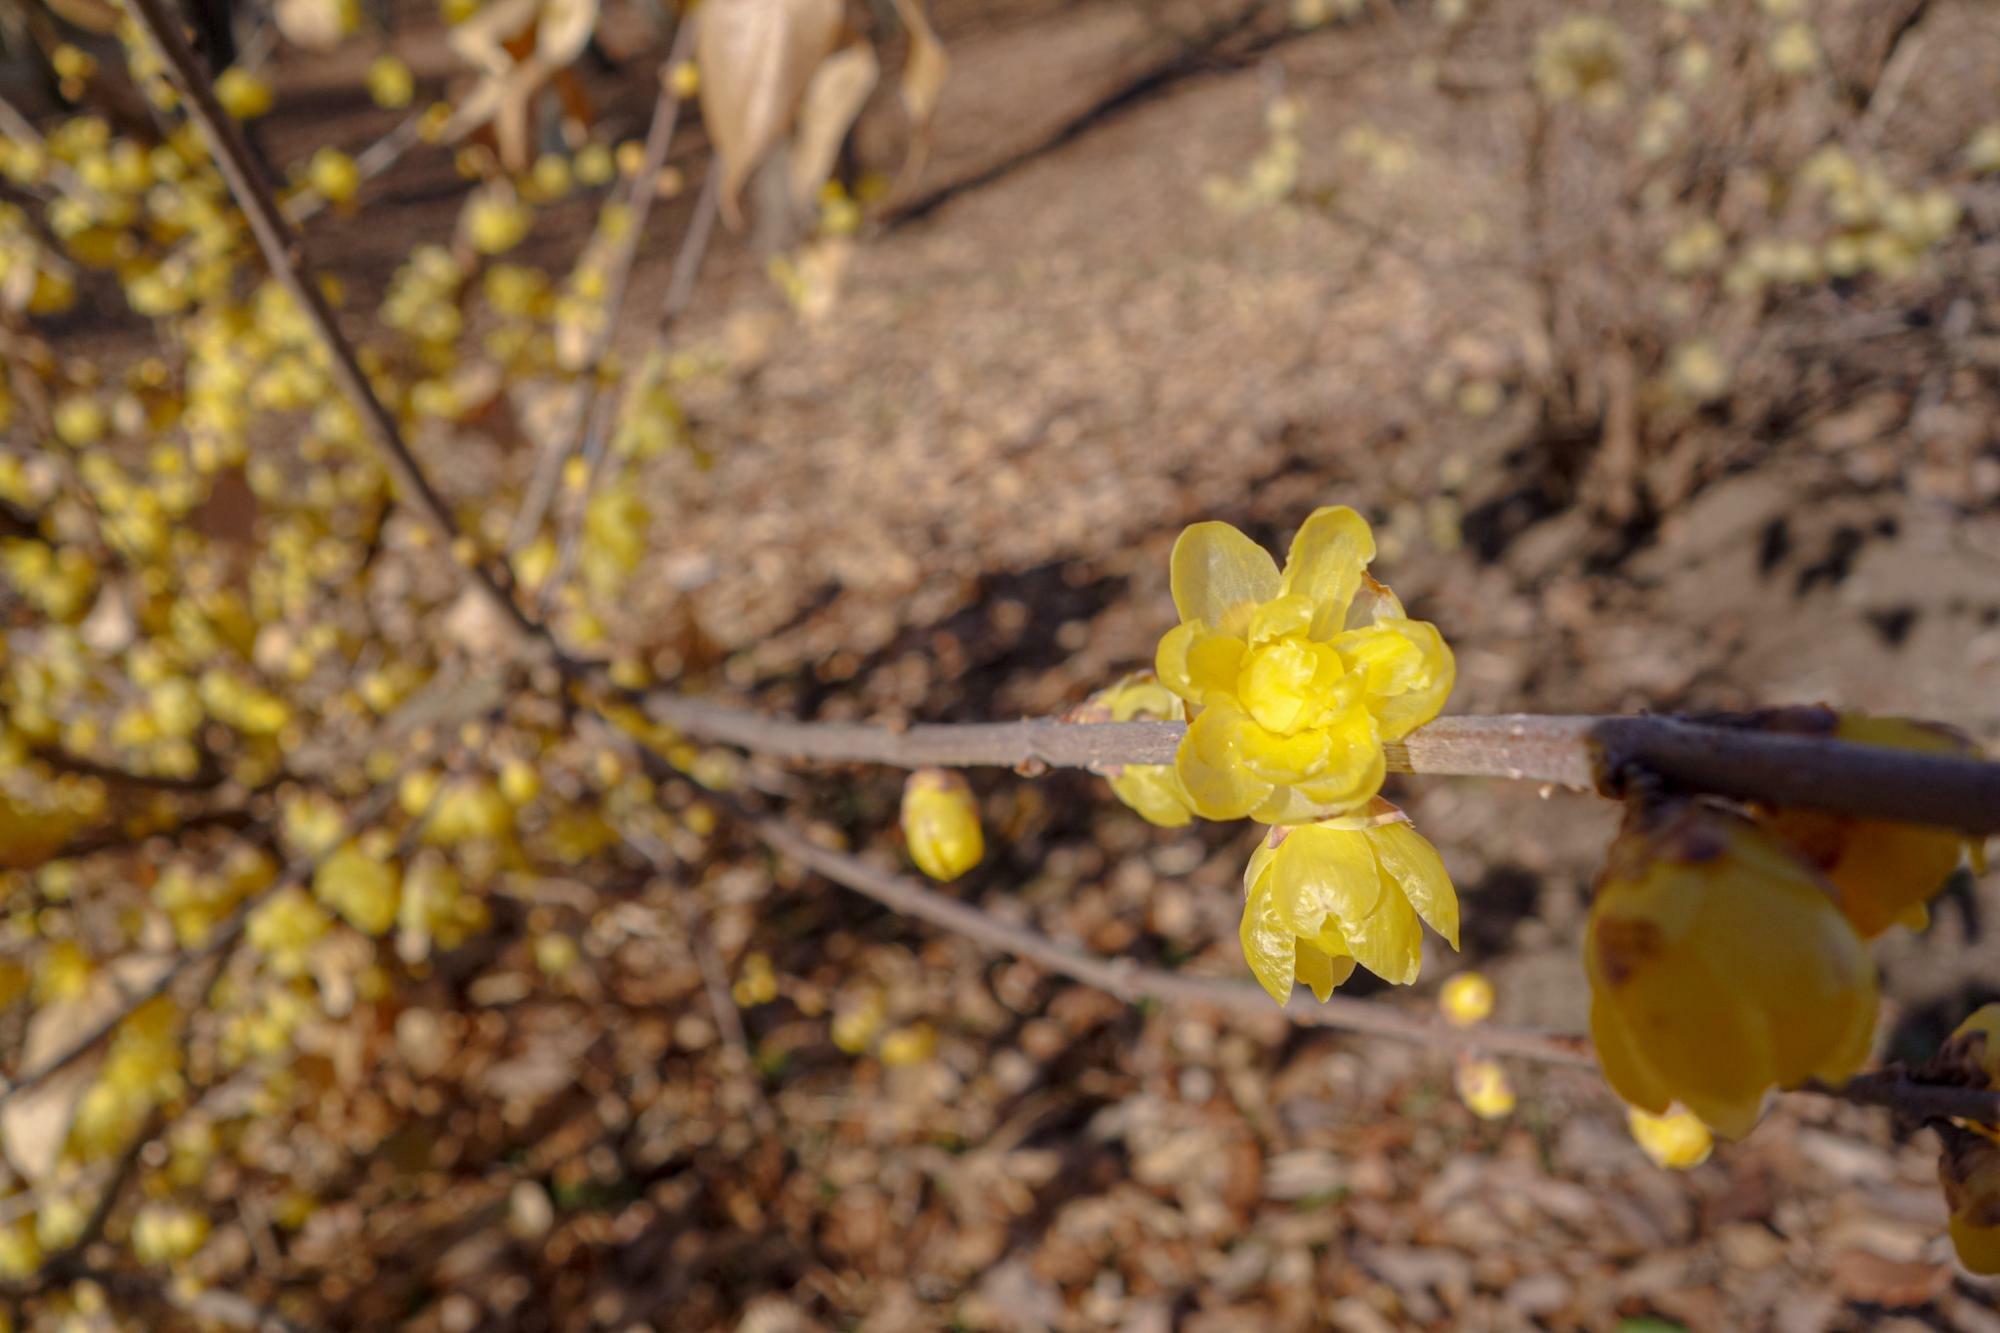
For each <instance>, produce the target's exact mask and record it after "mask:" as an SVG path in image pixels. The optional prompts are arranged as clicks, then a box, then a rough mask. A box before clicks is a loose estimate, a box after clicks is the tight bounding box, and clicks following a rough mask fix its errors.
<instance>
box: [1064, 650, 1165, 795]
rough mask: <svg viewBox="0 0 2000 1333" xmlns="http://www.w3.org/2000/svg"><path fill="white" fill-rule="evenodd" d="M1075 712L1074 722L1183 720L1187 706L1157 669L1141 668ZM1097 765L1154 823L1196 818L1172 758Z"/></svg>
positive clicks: (1113, 785)
mask: <svg viewBox="0 0 2000 1333" xmlns="http://www.w3.org/2000/svg"><path fill="white" fill-rule="evenodd" d="M1069 716H1070V720H1071V721H1073V722H1141V721H1144V722H1180V721H1183V720H1185V719H1186V717H1187V706H1186V705H1185V704H1183V703H1182V702H1181V701H1180V697H1179V696H1178V695H1176V694H1175V693H1174V692H1173V691H1172V690H1170V689H1168V688H1167V687H1166V686H1164V685H1162V684H1160V682H1159V678H1158V677H1156V676H1155V675H1154V674H1153V673H1152V672H1150V671H1135V672H1133V673H1132V674H1131V675H1129V676H1126V677H1125V678H1124V679H1123V680H1120V681H1118V682H1117V683H1116V684H1114V685H1111V686H1108V687H1106V688H1104V689H1101V690H1099V691H1098V692H1097V693H1095V694H1093V695H1091V696H1090V698H1088V699H1086V700H1085V701H1084V702H1083V703H1082V704H1080V705H1078V706H1077V707H1076V708H1075V709H1073V710H1071V712H1070V715H1069ZM1096 771H1097V772H1099V773H1101V774H1103V775H1104V776H1105V777H1106V778H1108V779H1110V782H1111V790H1112V791H1113V792H1114V793H1116V795H1117V797H1118V799H1119V800H1121V801H1123V802H1125V804H1127V805H1129V806H1131V807H1132V808H1133V809H1134V810H1137V811H1138V812H1139V814H1140V815H1141V816H1142V817H1143V818H1144V819H1145V820H1146V822H1147V823H1149V824H1158V825H1159V826H1160V827H1161V828H1179V827H1181V826H1182V825H1183V824H1186V823H1188V822H1189V821H1190V820H1192V819H1193V818H1194V808H1193V801H1192V800H1191V798H1190V797H1189V796H1188V794H1187V788H1186V787H1184V786H1182V785H1181V779H1180V774H1178V773H1176V772H1175V771H1174V768H1173V765H1171V764H1111V765H1107V766H1105V767H1103V768H1100V769H1098V770H1096Z"/></svg>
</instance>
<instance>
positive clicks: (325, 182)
mask: <svg viewBox="0 0 2000 1333" xmlns="http://www.w3.org/2000/svg"><path fill="white" fill-rule="evenodd" d="M306 180H307V181H308V182H309V183H310V184H311V185H312V187H313V188H314V189H315V190H318V191H319V192H320V193H321V194H322V195H324V196H326V200H327V202H328V203H331V204H344V203H346V202H348V201H349V200H351V199H352V198H354V196H355V193H356V192H357V191H359V190H360V189H361V168H359V167H357V166H356V165H355V164H354V159H353V158H351V157H349V156H348V155H347V154H345V153H343V152H341V151H340V150H339V149H338V148H322V149H320V150H319V151H318V152H316V153H314V154H313V155H312V160H311V161H310V162H308V163H307V164H306Z"/></svg>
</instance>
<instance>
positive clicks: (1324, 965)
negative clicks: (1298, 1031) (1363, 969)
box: [1294, 940, 1354, 1004]
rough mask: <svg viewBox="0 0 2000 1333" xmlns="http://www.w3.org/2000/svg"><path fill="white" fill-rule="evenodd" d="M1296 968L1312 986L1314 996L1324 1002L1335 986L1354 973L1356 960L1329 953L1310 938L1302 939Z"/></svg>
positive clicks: (1301, 979)
mask: <svg viewBox="0 0 2000 1333" xmlns="http://www.w3.org/2000/svg"><path fill="white" fill-rule="evenodd" d="M1294 968H1295V970H1296V971H1297V973H1298V978H1299V980H1300V981H1303V982H1305V983H1306V985H1308V986H1310V987H1312V993H1313V998H1314V999H1316V1000H1318V1001H1319V1002H1320V1003H1322V1004H1324V1003H1326V998H1327V997H1328V996H1329V995H1332V994H1333V989H1334V987H1336V986H1338V985H1339V984H1340V983H1341V982H1343V981H1345V980H1347V979H1348V978H1349V977H1351V976H1353V975H1354V960H1353V959H1352V958H1349V957H1347V956H1346V955H1344V954H1329V953H1328V952H1327V951H1326V950H1324V949H1322V948H1321V947H1319V945H1317V944H1315V943H1313V942H1312V941H1310V940H1300V941H1299V942H1298V958H1297V961H1296V962H1295V964H1294Z"/></svg>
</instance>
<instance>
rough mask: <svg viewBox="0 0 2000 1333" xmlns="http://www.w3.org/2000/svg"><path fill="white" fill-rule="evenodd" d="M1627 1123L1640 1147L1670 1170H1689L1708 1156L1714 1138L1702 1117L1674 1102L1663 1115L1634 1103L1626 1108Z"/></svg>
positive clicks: (1648, 1155)
mask: <svg viewBox="0 0 2000 1333" xmlns="http://www.w3.org/2000/svg"><path fill="white" fill-rule="evenodd" d="M1625 1117H1626V1125H1627V1127H1628V1128H1630V1129H1631V1131H1632V1138H1633V1140H1634V1141H1635V1142H1637V1143H1638V1145H1639V1150H1640V1151H1641V1152H1643V1153H1645V1154H1646V1156H1647V1157H1649V1158H1651V1159H1652V1162H1653V1165H1654V1166H1660V1167H1665V1168H1667V1169H1668V1170H1670V1171H1691V1170H1693V1169H1694V1168H1695V1167H1698V1166H1700V1165H1701V1164H1702V1163H1703V1162H1706V1161H1707V1160H1708V1155H1709V1153H1711V1152H1713V1151H1714V1150H1715V1139H1714V1136H1712V1135H1711V1134H1710V1133H1709V1132H1708V1126H1707V1125H1704V1124H1702V1123H1701V1117H1700V1116H1698V1115H1696V1114H1695V1113H1694V1112H1692V1111H1689V1110H1687V1109H1686V1108H1685V1107H1680V1106H1676V1107H1674V1108H1673V1109H1672V1110H1670V1111H1668V1112H1667V1113H1666V1114H1665V1115H1651V1114H1648V1113H1647V1112H1645V1111H1641V1110H1640V1109H1639V1108H1638V1107H1636V1106H1630V1107H1627V1108H1626V1110H1625Z"/></svg>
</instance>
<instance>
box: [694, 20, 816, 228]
mask: <svg viewBox="0 0 2000 1333" xmlns="http://www.w3.org/2000/svg"><path fill="white" fill-rule="evenodd" d="M840 20H841V14H840V0H708V3H707V4H705V5H703V6H702V8H701V10H700V18H699V19H698V20H697V22H698V23H699V24H700V26H699V27H698V28H697V29H696V30H695V63H696V64H697V65H698V66H699V67H700V69H701V116H702V120H703V121H704V122H705V123H706V124H707V126H708V132H709V135H710V137H712V138H713V139H714V140H715V151H716V155H717V156H718V157H719V158H721V159H722V183H721V190H720V193H719V195H718V196H717V199H718V202H719V204H720V206H721V211H722V220H723V221H724V222H726V223H727V224H728V225H729V226H730V228H731V229H732V230H740V229H741V228H742V226H743V210H742V206H741V203H740V201H739V197H740V195H741V194H742V191H743V183H744V182H745V181H747V180H748V179H749V178H750V173H751V172H753V171H755V170H756V169H757V164H758V163H760V162H762V161H763V160H764V158H765V157H766V156H767V155H768V154H769V153H770V151H771V149H772V148H773V147H775V146H776V145H777V143H778V141H779V140H780V139H781V138H783V137H784V135H785V134H786V133H787V132H788V131H789V130H790V129H791V127H792V124H793V121H794V120H795V118H796V117H797V115H798V111H799V104H800V101H801V99H802V98H803V97H804V95H805V90H806V85H807V83H808V82H809V81H810V80H811V79H812V76H813V71H814V70H816V69H818V68H819V66H820V64H821V62H822V61H824V60H825V59H826V57H827V55H828V53H830V52H831V51H832V50H833V45H834V42H835V40H837V39H838V37H839V35H840Z"/></svg>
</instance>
